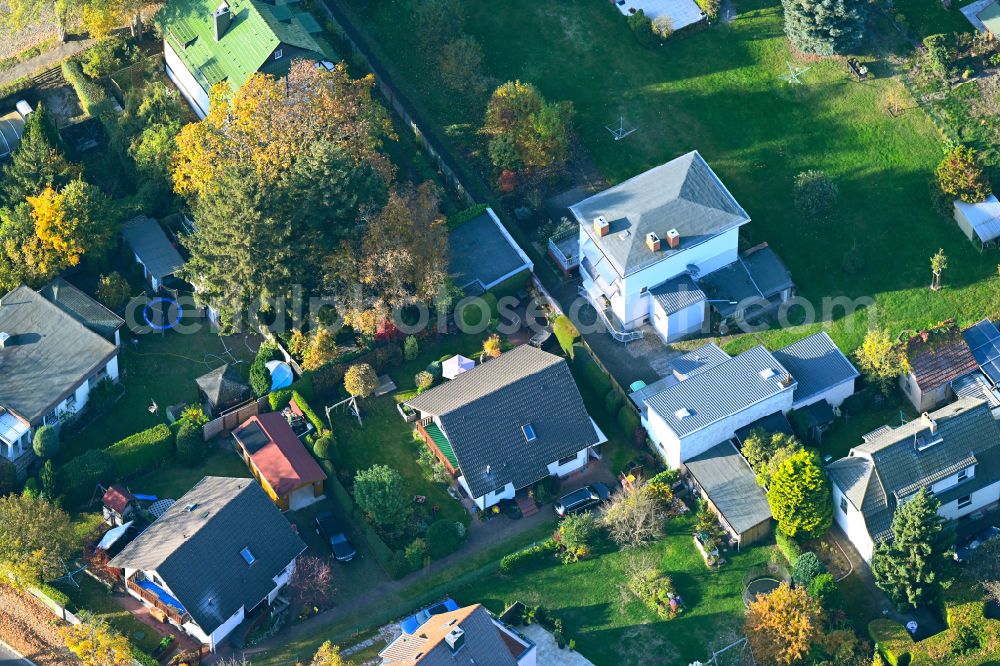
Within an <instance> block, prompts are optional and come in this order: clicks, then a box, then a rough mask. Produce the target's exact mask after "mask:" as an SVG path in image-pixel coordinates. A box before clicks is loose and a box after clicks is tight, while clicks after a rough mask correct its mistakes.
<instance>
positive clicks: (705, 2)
mask: <svg viewBox="0 0 1000 666" xmlns="http://www.w3.org/2000/svg"><path fill="white" fill-rule="evenodd" d="M697 2H698V6H699V7H701V11H703V12H705V15H706V16H708V20H709V21H715V20H717V19H718V18H719V5H720V2H719V0H697Z"/></svg>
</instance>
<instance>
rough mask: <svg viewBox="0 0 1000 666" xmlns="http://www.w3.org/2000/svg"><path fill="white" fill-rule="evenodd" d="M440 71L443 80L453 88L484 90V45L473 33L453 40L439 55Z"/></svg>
mask: <svg viewBox="0 0 1000 666" xmlns="http://www.w3.org/2000/svg"><path fill="white" fill-rule="evenodd" d="M438 72H439V73H440V75H441V81H442V82H443V83H444V84H445V86H447V87H448V88H450V89H452V90H456V91H467V92H472V93H482V92H484V89H485V86H484V79H483V47H482V46H480V45H479V42H478V41H476V38H475V37H472V36H471V35H462V36H461V37H458V38H457V39H453V40H451V41H450V42H448V43H447V44H445V45H444V48H442V49H441V55H440V56H438Z"/></svg>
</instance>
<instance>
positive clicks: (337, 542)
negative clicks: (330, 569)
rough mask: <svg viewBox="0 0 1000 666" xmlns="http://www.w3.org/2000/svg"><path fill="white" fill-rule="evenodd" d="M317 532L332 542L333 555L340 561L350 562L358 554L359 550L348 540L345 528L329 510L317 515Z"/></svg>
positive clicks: (329, 542) (328, 541)
mask: <svg viewBox="0 0 1000 666" xmlns="http://www.w3.org/2000/svg"><path fill="white" fill-rule="evenodd" d="M316 533H317V534H319V535H321V536H322V537H323V538H324V539H326V542H327V543H328V544H330V550H332V551H333V556H334V557H335V558H337V561H338V562H350V561H351V560H353V559H354V556H355V555H357V552H358V551H357V550H355V549H354V546H353V545H351V542H350V541H348V540H347V535H345V534H344V530H342V529H340V525H339V524H338V523H337V520H336V519H335V518H334V517H333V514H332V513H330V512H329V511H324V512H323V513H321V514H319V515H318V516H316Z"/></svg>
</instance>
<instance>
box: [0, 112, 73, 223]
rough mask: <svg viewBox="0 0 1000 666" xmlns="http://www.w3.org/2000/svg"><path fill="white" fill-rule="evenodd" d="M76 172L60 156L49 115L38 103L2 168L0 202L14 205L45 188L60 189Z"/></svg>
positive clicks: (57, 134)
mask: <svg viewBox="0 0 1000 666" xmlns="http://www.w3.org/2000/svg"><path fill="white" fill-rule="evenodd" d="M79 173H80V169H79V167H77V166H76V165H73V164H70V163H69V162H68V161H66V157H65V156H64V155H63V152H62V142H61V141H60V139H59V132H58V130H57V129H56V125H55V121H53V119H52V116H51V114H49V112H48V110H47V109H46V108H45V107H44V105H42V104H39V105H38V108H37V109H35V111H34V112H32V113H31V114H29V115H28V117H27V119H26V120H25V122H24V132H23V134H22V135H21V142H20V143H19V144H18V145H17V148H16V149H15V150H14V152H13V154H12V155H11V162H10V164H9V165H7V167H6V168H5V169H4V174H3V179H2V181H3V195H4V201H5V202H6V203H7V204H8V205H9V206H12V207H13V206H16V205H18V204H20V203H22V202H24V200H25V199H26V198H27V197H30V196H35V195H36V194H38V193H39V192H41V191H42V190H44V189H45V188H46V187H50V186H51V187H53V188H55V189H61V188H62V187H63V186H64V185H66V184H67V183H69V182H70V181H71V180H73V179H74V178H75V177H76V176H77V175H78V174H79Z"/></svg>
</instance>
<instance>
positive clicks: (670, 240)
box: [667, 229, 681, 250]
mask: <svg viewBox="0 0 1000 666" xmlns="http://www.w3.org/2000/svg"><path fill="white" fill-rule="evenodd" d="M667 245H669V246H670V249H671V250H676V249H677V248H679V247H680V246H681V232H679V231H677V230H676V229H671V230H670V231H668V232H667Z"/></svg>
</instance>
